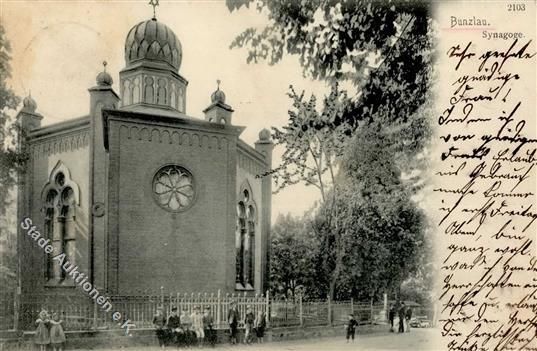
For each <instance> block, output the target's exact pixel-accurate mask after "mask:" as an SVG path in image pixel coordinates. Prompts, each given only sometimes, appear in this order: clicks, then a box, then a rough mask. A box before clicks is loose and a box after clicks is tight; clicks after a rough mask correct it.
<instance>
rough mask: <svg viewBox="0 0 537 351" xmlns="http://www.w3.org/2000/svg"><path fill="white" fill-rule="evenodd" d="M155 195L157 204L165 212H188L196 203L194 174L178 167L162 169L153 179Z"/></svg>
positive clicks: (168, 166)
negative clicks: (194, 202)
mask: <svg viewBox="0 0 537 351" xmlns="http://www.w3.org/2000/svg"><path fill="white" fill-rule="evenodd" d="M153 195H154V197H155V200H156V201H157V204H158V205H159V206H160V207H162V208H163V209H165V210H168V211H172V212H180V211H184V210H186V209H187V208H189V207H190V206H191V205H192V203H193V201H194V195H195V189H194V179H193V177H192V174H191V173H190V171H188V170H187V169H185V168H183V167H181V166H178V165H167V166H164V167H162V168H160V169H159V170H158V171H157V173H156V174H155V176H154V178H153Z"/></svg>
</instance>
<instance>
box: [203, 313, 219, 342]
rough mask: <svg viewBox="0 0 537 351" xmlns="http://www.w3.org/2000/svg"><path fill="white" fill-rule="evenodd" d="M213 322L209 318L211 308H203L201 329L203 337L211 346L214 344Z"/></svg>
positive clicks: (210, 317) (211, 318)
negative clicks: (203, 330) (203, 332)
mask: <svg viewBox="0 0 537 351" xmlns="http://www.w3.org/2000/svg"><path fill="white" fill-rule="evenodd" d="M213 324H214V320H213V317H212V316H211V308H210V307H209V306H207V307H205V313H204V314H203V328H204V329H205V337H206V338H207V341H208V342H209V344H210V345H211V346H214V344H215V343H216V340H215V336H216V335H215V334H214V333H213Z"/></svg>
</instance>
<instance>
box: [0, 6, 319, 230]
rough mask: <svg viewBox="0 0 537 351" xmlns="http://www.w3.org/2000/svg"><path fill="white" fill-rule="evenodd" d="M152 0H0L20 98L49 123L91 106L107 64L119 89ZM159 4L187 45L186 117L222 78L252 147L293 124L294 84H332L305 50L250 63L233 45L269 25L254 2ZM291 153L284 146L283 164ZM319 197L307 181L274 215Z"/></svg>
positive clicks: (276, 200)
mask: <svg viewBox="0 0 537 351" xmlns="http://www.w3.org/2000/svg"><path fill="white" fill-rule="evenodd" d="M148 2H149V1H147V0H130V1H58V0H56V1H48V0H41V1H15V0H0V21H1V22H2V24H3V25H4V27H5V29H6V34H7V38H8V39H9V40H10V42H11V46H12V80H11V82H10V84H11V85H12V87H13V89H14V90H15V92H16V93H17V94H18V95H19V96H26V95H28V94H29V92H31V95H32V97H33V98H34V99H35V100H36V102H37V106H38V107H37V110H38V112H40V113H41V114H43V115H44V119H43V122H42V123H43V125H47V124H52V123H56V122H60V121H63V120H68V119H70V118H76V117H79V116H83V115H86V114H87V113H88V112H89V93H88V90H87V89H88V88H90V87H92V86H94V85H95V77H96V75H97V74H98V73H99V72H100V71H101V70H102V68H103V66H102V62H103V61H107V63H108V65H107V71H108V72H109V73H110V74H111V75H112V77H113V78H114V84H113V88H114V90H115V91H116V92H118V93H119V87H118V85H117V82H118V81H119V71H120V70H121V69H122V68H123V67H124V66H125V60H124V42H125V38H126V36H127V33H128V31H129V29H130V28H131V27H133V26H134V25H136V24H137V23H139V22H141V21H144V20H147V19H149V18H151V17H152V15H153V9H152V7H151V6H150V5H148ZM156 11H157V19H158V20H159V21H161V22H163V23H165V24H166V25H167V26H168V27H169V28H171V29H172V30H173V31H174V32H175V34H176V35H177V37H178V38H179V40H180V42H181V44H182V49H183V60H182V64H181V68H180V70H179V73H180V74H181V75H182V76H183V77H185V78H186V79H187V80H188V81H189V85H188V88H187V104H186V108H187V111H186V112H187V114H188V115H190V116H193V117H199V118H202V117H203V113H202V110H203V109H204V108H205V107H207V106H208V105H209V102H210V95H211V93H212V92H213V91H214V90H215V89H216V80H217V79H220V80H221V81H222V83H221V89H222V90H223V91H224V92H225V94H226V102H227V103H228V104H230V105H231V106H232V107H233V108H234V110H235V112H234V113H233V120H232V123H233V124H235V125H240V126H245V127H246V130H245V131H244V132H243V134H242V136H241V137H242V139H243V140H245V141H246V142H247V143H249V144H250V145H253V143H254V142H255V141H256V140H257V137H258V133H259V131H260V130H261V129H263V128H270V127H273V126H274V127H281V126H283V125H285V124H286V121H287V117H288V115H287V111H288V109H289V107H290V106H291V100H290V99H289V97H288V96H287V95H286V93H287V92H288V91H289V86H290V85H293V86H294V87H295V89H296V90H297V91H302V90H305V91H306V93H307V94H308V95H309V94H311V93H314V94H316V95H318V96H322V95H324V94H325V93H326V92H327V90H328V88H327V86H326V85H325V83H323V82H318V81H313V80H310V79H306V78H304V77H303V76H302V69H301V67H300V65H299V62H298V58H297V57H292V56H287V57H284V59H283V61H282V62H280V63H279V64H277V65H274V66H269V65H268V64H266V63H259V64H247V63H246V57H247V51H246V50H245V49H233V50H231V49H230V48H229V46H230V44H231V42H232V40H233V39H234V38H235V37H236V36H237V35H238V34H239V33H241V32H242V31H243V30H245V29H246V28H248V27H258V28H262V27H263V26H265V25H266V24H267V23H268V19H267V17H266V15H265V14H263V13H258V12H257V11H256V10H254V9H246V8H243V9H241V10H240V11H235V12H233V13H231V12H229V10H228V8H227V7H226V5H225V1H223V0H222V1H215V0H213V1H177V0H175V1H171V0H161V1H160V6H159V7H157V9H156ZM282 152H283V150H282V149H280V148H276V149H275V151H274V162H273V166H274V167H276V166H277V165H278V163H279V161H280V157H281V154H282ZM318 198H319V193H318V190H317V189H314V188H310V187H305V186H302V185H295V186H293V187H291V188H288V189H285V190H283V191H282V192H280V193H278V194H276V195H274V196H273V202H272V204H273V207H272V220H273V222H274V220H275V219H276V218H277V216H278V215H279V214H284V213H292V214H293V215H301V214H302V213H303V212H304V211H306V210H307V209H309V208H310V207H311V206H312V205H313V203H314V202H315V201H316V200H317V199H318Z"/></svg>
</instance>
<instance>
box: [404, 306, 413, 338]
mask: <svg viewBox="0 0 537 351" xmlns="http://www.w3.org/2000/svg"><path fill="white" fill-rule="evenodd" d="M410 319H412V307H410V306H408V307H407V309H406V311H405V321H406V332H407V333H410Z"/></svg>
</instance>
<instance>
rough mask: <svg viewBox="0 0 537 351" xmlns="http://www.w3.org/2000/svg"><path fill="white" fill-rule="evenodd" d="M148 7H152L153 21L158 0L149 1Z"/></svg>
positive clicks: (155, 16) (155, 17) (155, 18)
mask: <svg viewBox="0 0 537 351" xmlns="http://www.w3.org/2000/svg"><path fill="white" fill-rule="evenodd" d="M149 5H151V6H153V19H154V20H155V21H156V20H157V12H156V8H157V6H158V0H149Z"/></svg>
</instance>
